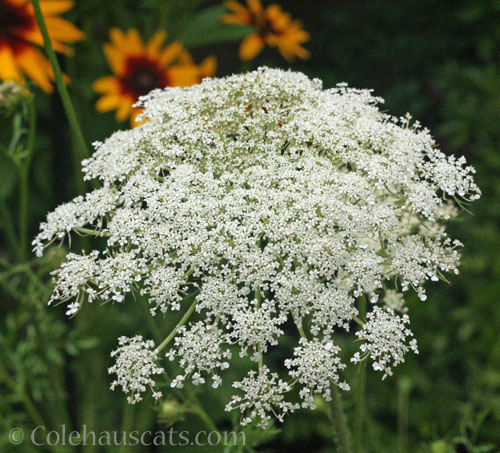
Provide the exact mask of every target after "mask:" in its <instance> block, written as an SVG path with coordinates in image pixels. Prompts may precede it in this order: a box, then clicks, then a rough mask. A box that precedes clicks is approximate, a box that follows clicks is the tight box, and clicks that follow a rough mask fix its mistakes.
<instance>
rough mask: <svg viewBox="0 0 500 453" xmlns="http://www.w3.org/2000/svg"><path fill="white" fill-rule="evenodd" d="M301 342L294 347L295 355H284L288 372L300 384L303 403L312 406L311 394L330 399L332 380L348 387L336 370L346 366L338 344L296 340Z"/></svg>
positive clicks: (344, 387)
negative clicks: (286, 357) (341, 359)
mask: <svg viewBox="0 0 500 453" xmlns="http://www.w3.org/2000/svg"><path fill="white" fill-rule="evenodd" d="M299 344H300V346H298V347H296V348H295V349H294V355H295V358H294V359H286V360H285V366H286V367H287V368H289V369H290V376H291V377H292V378H294V379H296V380H297V381H298V382H299V383H300V384H302V388H301V390H300V397H301V399H302V400H303V403H302V407H310V408H311V409H315V408H316V405H315V404H314V394H315V393H319V394H321V395H323V397H324V398H325V400H326V401H331V399H332V397H331V390H330V387H331V384H332V383H334V384H336V385H338V386H339V387H340V388H341V389H343V390H349V384H347V382H340V376H339V372H340V371H342V370H343V369H344V368H345V367H346V366H345V364H343V363H342V362H341V361H340V358H339V356H338V354H339V352H340V348H339V347H338V346H336V345H334V344H333V342H332V341H331V340H327V341H325V340H323V341H319V340H310V341H308V340H306V339H304V338H301V339H300V340H299Z"/></svg>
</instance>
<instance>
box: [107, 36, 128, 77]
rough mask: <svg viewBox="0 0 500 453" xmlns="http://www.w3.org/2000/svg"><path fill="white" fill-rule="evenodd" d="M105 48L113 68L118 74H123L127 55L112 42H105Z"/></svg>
mask: <svg viewBox="0 0 500 453" xmlns="http://www.w3.org/2000/svg"><path fill="white" fill-rule="evenodd" d="M103 50H104V55H106V59H107V60H108V63H109V66H110V68H111V70H112V71H113V72H114V73H115V74H117V75H121V74H123V71H124V70H125V55H124V54H123V53H121V52H120V51H119V50H117V49H116V48H115V47H114V46H113V45H112V44H107V43H106V44H104V46H103Z"/></svg>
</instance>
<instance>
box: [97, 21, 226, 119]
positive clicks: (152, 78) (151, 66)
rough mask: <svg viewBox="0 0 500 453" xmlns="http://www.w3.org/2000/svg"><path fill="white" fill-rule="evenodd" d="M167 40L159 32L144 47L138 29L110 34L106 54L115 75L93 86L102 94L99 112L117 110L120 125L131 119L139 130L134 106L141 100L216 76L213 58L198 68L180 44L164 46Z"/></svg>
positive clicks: (113, 31)
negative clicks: (154, 91)
mask: <svg viewBox="0 0 500 453" xmlns="http://www.w3.org/2000/svg"><path fill="white" fill-rule="evenodd" d="M166 37H167V35H166V33H165V32H163V31H159V32H157V33H155V34H154V35H153V36H152V37H151V39H150V40H149V41H148V42H147V43H146V44H144V43H143V41H142V39H141V37H140V35H139V33H138V31H137V30H135V29H131V30H129V31H128V32H126V33H124V32H122V31H121V30H119V29H117V28H114V29H112V30H111V32H110V42H109V43H106V44H105V45H104V54H105V55H106V59H107V60H108V63H109V66H110V67H111V70H112V71H113V73H114V75H113V76H106V77H102V78H100V79H98V80H96V81H95V82H94V90H95V91H96V92H98V93H100V94H102V97H101V98H99V100H98V101H97V103H96V108H97V110H98V111H100V112H108V111H111V110H116V119H117V120H118V121H124V120H126V119H127V118H128V117H130V118H131V124H132V126H137V125H138V124H139V123H138V122H137V121H136V117H137V115H138V114H139V113H140V112H141V109H139V108H136V107H133V104H135V103H136V102H137V100H138V99H139V96H143V95H145V94H147V93H149V92H150V91H151V90H153V89H155V88H165V87H167V86H180V87H185V86H189V85H194V84H196V83H199V82H201V80H202V79H203V78H204V77H210V76H213V75H214V74H215V70H216V65H217V64H216V60H215V58H214V57H209V58H207V59H206V60H205V61H204V62H203V63H201V65H199V66H197V65H196V64H195V63H194V62H193V59H192V58H191V55H189V53H188V52H187V50H185V49H184V48H183V47H182V45H181V44H179V43H177V42H174V43H172V44H169V45H167V46H164V42H165V39H166Z"/></svg>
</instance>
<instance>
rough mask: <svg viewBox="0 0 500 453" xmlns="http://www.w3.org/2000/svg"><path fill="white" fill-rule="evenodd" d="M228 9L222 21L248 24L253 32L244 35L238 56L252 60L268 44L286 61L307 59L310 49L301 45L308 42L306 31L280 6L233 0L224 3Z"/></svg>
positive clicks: (256, 0) (254, 1) (252, 0)
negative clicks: (242, 2) (297, 58)
mask: <svg viewBox="0 0 500 453" xmlns="http://www.w3.org/2000/svg"><path fill="white" fill-rule="evenodd" d="M225 5H226V7H227V8H228V9H229V10H230V11H231V12H230V13H228V14H225V15H224V16H223V18H222V20H223V21H224V22H225V23H228V24H238V25H245V26H251V27H253V28H254V29H255V33H252V34H251V35H249V36H247V37H246V38H245V39H244V40H243V42H242V43H241V45H240V51H239V53H240V58H241V59H242V60H251V59H252V58H255V57H256V56H257V55H258V54H259V53H260V52H261V51H262V49H263V48H264V46H265V45H266V44H267V45H268V46H272V47H277V48H278V50H279V51H280V53H281V55H283V57H285V58H286V59H287V60H293V59H294V58H295V57H299V58H302V59H304V58H308V57H309V51H308V50H307V49H305V48H304V47H303V46H302V44H303V43H305V42H306V41H309V38H310V36H309V33H307V32H306V31H305V30H304V29H303V28H302V25H301V23H300V22H299V21H297V20H292V18H291V16H290V14H288V13H285V12H284V11H283V10H282V9H281V7H280V6H279V5H275V4H273V5H269V6H268V7H267V8H264V7H263V6H262V3H261V2H260V0H247V5H246V6H243V5H242V4H240V3H238V2H237V1H235V0H228V1H226V2H225Z"/></svg>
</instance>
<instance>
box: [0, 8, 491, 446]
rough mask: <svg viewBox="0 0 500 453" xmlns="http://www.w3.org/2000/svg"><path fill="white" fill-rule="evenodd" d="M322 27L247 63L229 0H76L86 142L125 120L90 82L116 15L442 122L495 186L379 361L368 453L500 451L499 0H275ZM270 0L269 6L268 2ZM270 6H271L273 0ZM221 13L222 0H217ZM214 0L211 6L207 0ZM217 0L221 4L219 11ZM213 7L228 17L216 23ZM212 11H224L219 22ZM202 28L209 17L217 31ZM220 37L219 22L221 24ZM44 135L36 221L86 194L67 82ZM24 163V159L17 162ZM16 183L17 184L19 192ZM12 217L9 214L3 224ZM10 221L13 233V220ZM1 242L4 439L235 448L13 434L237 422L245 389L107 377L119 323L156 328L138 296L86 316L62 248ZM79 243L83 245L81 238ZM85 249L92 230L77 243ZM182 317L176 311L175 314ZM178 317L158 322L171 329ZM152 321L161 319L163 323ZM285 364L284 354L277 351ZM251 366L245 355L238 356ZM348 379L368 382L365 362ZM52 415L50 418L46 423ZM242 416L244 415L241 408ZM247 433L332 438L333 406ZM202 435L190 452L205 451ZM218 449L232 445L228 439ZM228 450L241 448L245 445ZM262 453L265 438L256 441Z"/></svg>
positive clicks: (198, 50)
mask: <svg viewBox="0 0 500 453" xmlns="http://www.w3.org/2000/svg"><path fill="white" fill-rule="evenodd" d="M277 3H278V4H281V6H282V7H283V9H284V10H286V11H288V12H290V13H291V14H292V15H293V17H294V18H297V19H300V20H301V21H302V23H303V25H304V28H305V29H306V30H307V31H309V33H310V34H311V39H310V41H309V42H308V43H306V47H307V49H308V50H309V51H310V53H311V57H310V58H309V59H307V60H304V61H301V60H297V61H294V62H288V61H286V60H284V59H283V57H282V56H281V55H280V54H279V53H278V52H277V51H276V49H272V48H266V49H265V50H264V51H263V52H262V53H261V54H260V55H259V56H258V57H257V58H256V59H254V60H252V61H250V62H241V61H240V60H239V58H238V45H239V43H240V38H235V37H231V36H229V37H228V36H226V35H224V34H223V32H221V31H220V30H219V28H218V27H219V25H218V24H219V19H220V13H221V12H222V11H224V10H223V8H221V2H217V1H192V0H143V1H141V0H114V1H102V0H85V1H84V0H79V1H78V2H77V3H76V5H75V7H74V8H73V9H72V10H71V12H70V13H69V14H67V15H66V16H65V17H66V18H68V19H70V20H71V21H72V22H73V23H75V24H76V25H77V26H78V27H80V28H81V29H82V30H83V31H84V32H85V34H86V39H85V40H84V41H82V42H80V43H78V44H76V45H75V46H74V47H75V55H74V57H72V58H61V59H60V62H61V64H62V66H63V69H64V71H65V72H66V73H67V74H68V75H69V77H70V79H71V85H70V86H69V90H70V95H71V98H72V100H73V102H74V104H75V108H76V110H77V114H78V117H79V119H80V120H81V124H82V126H83V132H84V136H85V138H86V140H87V142H88V143H91V142H93V141H95V140H103V139H104V138H106V137H107V136H109V135H110V134H111V133H112V132H113V131H115V130H116V129H117V128H128V127H129V124H128V123H120V124H119V123H117V122H116V120H115V119H114V115H113V114H112V113H109V114H102V113H98V112H96V110H95V108H94V103H95V101H96V99H97V95H96V93H94V92H93V90H92V88H91V86H92V83H93V82H94V80H95V79H96V78H98V77H101V76H104V75H108V74H109V68H108V66H107V63H106V60H105V58H104V56H103V53H102V45H103V43H104V42H106V41H107V40H108V33H109V29H110V27H111V26H117V27H119V28H121V29H123V30H127V29H128V28H130V27H135V28H137V29H139V30H140V32H141V34H142V36H143V37H144V38H148V37H150V36H152V35H153V34H154V33H155V32H156V31H158V30H160V29H163V28H165V29H166V30H167V31H168V32H169V39H170V40H174V39H181V38H182V39H183V40H184V42H185V45H186V47H187V48H188V49H189V50H190V52H191V53H192V55H193V57H194V59H195V60H196V61H197V62H199V61H201V60H202V59H203V58H204V57H206V56H208V55H215V56H216V57H217V60H218V69H217V75H218V76H223V75H227V74H231V73H234V72H240V71H243V70H249V69H254V68H256V67H258V66H260V65H268V66H277V67H282V68H289V67H290V68H292V69H294V70H300V71H303V72H304V73H306V74H307V75H308V76H310V77H318V78H321V79H322V80H323V81H324V85H325V86H326V87H332V86H334V85H335V84H336V83H339V82H344V81H345V82H348V83H349V85H351V86H355V87H360V88H373V89H374V91H375V94H376V95H377V96H381V97H383V98H385V100H386V103H385V107H384V109H385V108H386V109H387V110H388V111H389V112H391V113H392V114H394V115H403V114H404V113H406V112H407V111H409V112H411V113H412V115H413V116H414V118H415V119H417V120H419V121H420V122H421V123H422V124H423V125H424V126H426V127H428V128H429V129H430V130H431V131H432V133H433V135H434V136H435V137H436V140H437V142H438V143H439V144H440V146H441V148H442V150H443V151H444V152H445V153H454V154H457V155H465V156H466V158H467V160H468V161H469V163H471V164H472V165H474V166H475V167H476V169H477V182H478V184H479V186H480V188H481V190H482V191H483V197H482V199H481V200H480V201H479V202H477V203H475V204H474V205H473V206H472V210H473V215H467V214H466V215H464V216H462V218H461V220H460V221H457V222H454V223H453V224H451V225H450V229H451V230H452V231H453V236H455V237H457V238H459V239H460V240H461V241H462V242H463V243H464V244H465V249H464V253H463V263H462V266H461V274H460V275H458V276H452V277H450V278H451V283H452V284H451V286H447V285H445V284H434V285H430V286H429V291H428V294H429V297H428V300H427V301H425V302H420V301H418V300H417V298H416V297H414V295H411V296H410V300H409V303H408V305H409V307H410V317H411V320H412V329H413V331H414V333H415V336H416V338H417V339H418V341H419V345H420V355H418V356H413V355H409V356H408V357H407V361H406V363H404V364H402V365H400V366H399V367H398V368H397V369H396V370H395V375H394V376H393V377H392V378H388V379H386V380H385V381H381V380H380V376H379V375H376V374H375V373H372V372H371V370H370V369H368V373H367V381H366V388H367V393H366V414H367V415H366V416H367V420H366V423H365V425H364V426H363V427H362V429H363V434H364V435H363V439H364V441H363V446H362V449H361V450H360V451H362V452H366V453H368V452H384V453H385V452H390V453H392V452H419V453H420V452H429V453H451V452H457V453H472V452H475V453H480V452H498V451H500V304H499V300H498V294H499V292H500V127H499V123H500V121H499V120H500V1H498V0H420V1H418V2H417V1H413V0H398V1H392V0H365V1H360V0H350V1H345V0H336V1H331V0H316V1H313V0H310V1H299V0H292V1H288V0H287V1H284V0H281V1H277ZM265 4H266V3H265ZM267 4H269V2H268V3H267ZM214 7H215V8H216V9H213V8H214ZM207 11H208V13H207ZM210 14H211V15H210ZM214 18H217V21H216V20H215V19H214ZM210 21H212V22H210ZM203 27H205V28H203ZM218 33H219V34H218ZM33 92H34V94H35V103H36V108H37V111H38V133H37V137H36V147H35V152H34V155H33V163H32V170H31V174H30V184H31V187H32V191H31V195H30V196H31V198H30V205H29V206H30V210H29V235H30V237H33V236H34V235H35V234H36V231H37V228H38V224H39V222H40V221H42V220H43V219H44V217H45V215H46V213H47V212H48V211H50V210H52V209H53V208H55V207H56V206H57V205H58V204H60V203H62V202H64V201H69V200H70V199H71V198H72V197H73V196H75V195H76V193H77V184H76V182H75V178H74V173H73V166H74V156H75V153H74V143H73V142H72V138H71V133H70V129H69V128H68V124H67V121H66V117H65V115H64V111H63V109H62V106H61V103H60V100H59V97H58V95H57V94H52V95H47V94H44V93H43V92H41V91H40V90H38V89H36V88H34V89H33ZM10 121H11V119H10V118H1V119H0V141H1V142H8V141H9V140H10V134H11V126H10V124H11V123H10ZM2 165H3V166H2V168H1V169H0V171H1V172H2V176H1V177H2V181H3V182H1V183H0V184H2V185H3V188H4V189H5V190H1V191H0V195H1V197H2V203H3V208H6V209H8V210H9V211H10V212H11V213H12V214H13V215H14V216H17V210H18V204H17V197H18V194H17V190H16V184H17V180H16V174H15V171H12V170H11V169H10V167H8V165H7V164H2ZM14 170H15V169H14ZM7 186H9V187H10V186H12V189H11V190H6V187H7ZM5 221H6V219H5V217H4V216H2V219H0V222H5ZM2 234H3V230H2ZM1 240H2V245H1V248H0V264H1V267H0V285H1V286H0V291H1V292H0V294H1V306H0V313H1V316H0V451H1V452H11V451H12V452H20V451H22V452H23V453H24V452H27V453H29V452H31V451H37V452H44V451H57V452H58V451H60V452H72V451H81V452H85V453H90V452H101V451H102V452H113V453H114V452H118V451H119V452H129V451H130V452H132V451H133V452H140V451H152V452H153V451H155V452H160V451H174V452H175V451H179V452H181V451H191V452H193V451H222V447H210V448H206V449H203V448H202V447H196V448H194V447H188V448H183V447H175V448H163V449H161V448H159V447H151V448H149V449H143V450H141V449H139V448H138V447H122V448H118V447H93V446H86V447H55V448H48V449H45V447H33V446H32V445H29V444H28V443H26V442H25V444H23V445H22V446H21V447H16V446H12V445H11V444H10V443H9V440H8V434H9V431H10V430H11V429H12V428H13V427H22V428H23V429H24V430H25V432H26V433H28V432H29V431H30V430H31V429H33V427H34V426H36V425H38V424H43V425H44V426H46V427H47V431H50V430H58V429H60V425H63V424H64V425H66V426H68V428H69V427H73V428H75V429H78V427H79V426H81V425H83V424H85V425H86V426H87V429H88V430H94V431H98V432H99V431H104V430H123V429H128V430H130V429H131V428H132V427H133V429H136V430H139V431H141V430H147V429H151V430H155V429H160V428H161V427H162V426H165V425H164V424H162V423H163V421H162V420H166V422H172V421H173V419H177V420H178V421H177V422H176V424H175V427H176V429H178V430H183V429H185V430H190V431H192V432H196V431H198V430H200V429H207V428H206V426H205V425H204V424H203V420H202V418H200V417H199V416H198V415H197V414H196V413H194V412H196V411H189V410H188V411H183V409H185V408H186V407H188V408H189V407H191V406H189V405H190V404H191V403H192V404H195V403H194V402H196V401H198V402H201V405H202V406H203V408H204V409H205V411H206V412H207V413H209V415H210V416H211V417H212V418H213V419H214V420H215V421H216V423H217V425H218V427H219V429H231V426H232V425H231V421H232V420H231V416H230V415H228V414H227V413H225V412H224V411H223V407H224V404H225V401H226V400H227V399H228V398H229V395H230V394H231V393H230V392H231V389H230V388H229V387H228V386H224V388H223V389H222V390H221V391H217V392H214V391H212V390H211V389H210V388H208V387H207V388H201V389H194V388H192V389H188V392H189V397H188V401H187V402H186V401H184V402H182V401H183V400H182V399H181V397H180V395H179V394H178V393H177V392H170V391H169V390H168V389H167V390H166V391H164V393H166V394H167V399H168V404H167V405H163V406H162V405H159V406H157V407H154V405H153V403H152V401H151V400H149V401H145V402H143V403H141V404H139V405H137V406H136V407H132V408H131V407H129V406H127V404H126V401H125V396H124V395H123V394H121V393H120V392H114V393H113V392H111V391H109V383H110V382H111V380H112V379H111V377H110V376H108V374H107V368H108V367H109V366H111V359H110V357H109V351H111V350H112V349H114V348H115V346H116V338H117V336H119V335H131V334H135V333H143V334H144V335H146V336H151V326H149V325H147V324H146V317H145V316H144V315H143V311H142V308H141V307H140V305H141V301H138V303H136V304H134V303H132V302H130V303H128V304H124V305H123V306H120V307H112V306H110V305H102V306H99V305H96V304H94V305H93V306H90V307H89V305H88V304H86V305H84V309H83V310H82V312H81V313H79V314H78V316H77V317H75V318H74V319H67V318H66V317H65V315H64V309H63V308H62V307H59V308H57V307H50V308H47V306H46V301H47V300H48V297H49V295H50V275H49V272H50V271H51V270H53V269H54V268H55V267H56V266H57V263H58V262H59V261H60V260H61V259H62V255H63V253H64V250H63V249H61V250H60V251H59V253H56V254H51V255H50V256H49V257H48V258H44V259H41V260H37V259H35V258H34V257H33V256H31V255H30V257H29V260H28V261H26V262H17V263H16V262H15V257H14V256H13V253H12V251H11V250H10V248H9V241H8V238H7V237H6V235H2V237H1ZM77 245H78V244H77ZM80 245H81V244H80ZM173 322H175V320H172V321H171V323H172V324H173ZM169 323H170V320H166V321H162V324H161V325H160V326H159V328H160V329H161V331H162V332H168V331H169V329H168V324H169ZM154 328H155V329H157V328H158V325H157V326H154ZM276 355H277V356H276V364H277V366H279V364H280V363H282V357H280V356H279V351H278V352H277V353H276ZM231 372H232V373H235V374H236V373H237V372H238V369H237V367H234V368H232V371H231ZM349 373H350V376H348V380H350V381H351V382H355V381H356V374H357V369H355V368H353V369H351V370H350V371H349ZM351 399H352V396H351V395H350V394H346V395H345V406H346V411H347V416H348V419H349V422H350V423H351V425H352V426H356V414H355V412H354V410H353V407H352V401H351ZM38 421H42V422H43V423H38ZM233 421H234V420H233ZM247 443H248V444H250V445H249V447H252V448H254V449H255V450H256V451H263V452H264V451H266V452H285V451H286V452H334V451H335V449H334V447H333V446H332V445H333V444H332V439H331V429H330V425H329V422H328V417H327V414H326V408H325V407H324V405H321V404H320V406H319V408H318V410H317V411H316V412H309V411H298V412H296V413H295V414H293V415H291V416H289V417H288V418H287V419H286V421H285V423H284V424H283V425H279V426H276V425H275V426H274V427H273V428H271V429H269V430H268V431H266V432H264V433H261V432H259V431H258V430H255V431H252V430H249V431H248V433H247ZM193 448H194V449H193ZM218 448H219V449H218ZM231 451H249V450H243V449H242V450H238V448H234V449H233V450H231ZM250 451H251V450H250Z"/></svg>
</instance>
